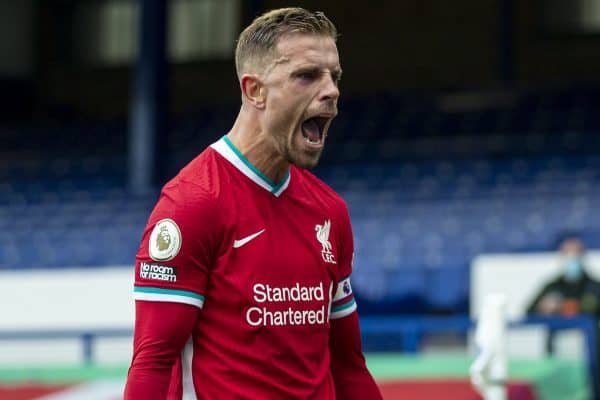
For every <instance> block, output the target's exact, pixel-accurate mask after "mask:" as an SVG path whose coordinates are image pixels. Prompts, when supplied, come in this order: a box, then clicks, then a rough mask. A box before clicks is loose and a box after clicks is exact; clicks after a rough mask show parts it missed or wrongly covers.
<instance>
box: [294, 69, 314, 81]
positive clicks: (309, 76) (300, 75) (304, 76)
mask: <svg viewBox="0 0 600 400" xmlns="http://www.w3.org/2000/svg"><path fill="white" fill-rule="evenodd" d="M297 76H298V78H300V79H306V80H313V79H315V78H316V77H317V73H316V72H314V71H305V72H300V73H298V74H297Z"/></svg>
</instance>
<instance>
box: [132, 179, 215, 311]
mask: <svg viewBox="0 0 600 400" xmlns="http://www.w3.org/2000/svg"><path fill="white" fill-rule="evenodd" d="M182 186H183V187H182ZM218 216H219V214H218V212H217V210H216V206H215V200H214V199H212V198H211V197H210V196H209V195H208V194H207V193H206V192H204V191H203V190H202V189H201V188H199V187H195V186H193V185H191V184H187V185H185V184H184V183H181V182H179V183H177V184H174V185H171V186H169V185H167V186H165V188H164V189H163V191H162V193H161V196H160V198H159V200H158V202H157V204H156V207H155V208H154V210H153V212H152V214H151V215H150V218H149V220H148V224H147V226H146V228H145V230H144V234H143V236H142V241H141V243H140V247H139V250H138V253H137V256H136V265H135V281H134V282H135V283H134V298H135V300H140V301H158V302H174V303H184V304H190V305H193V306H195V307H198V308H202V306H203V304H204V293H205V289H206V284H207V277H208V275H209V269H210V266H211V265H213V264H214V258H215V257H216V255H215V254H216V252H217V251H218V246H219V239H218V238H219V229H220V225H219V220H218Z"/></svg>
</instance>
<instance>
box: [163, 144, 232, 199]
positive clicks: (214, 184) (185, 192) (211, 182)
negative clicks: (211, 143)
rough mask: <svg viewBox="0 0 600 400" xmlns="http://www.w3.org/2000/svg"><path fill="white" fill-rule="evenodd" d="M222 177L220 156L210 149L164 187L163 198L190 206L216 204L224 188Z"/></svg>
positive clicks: (198, 156)
mask: <svg viewBox="0 0 600 400" xmlns="http://www.w3.org/2000/svg"><path fill="white" fill-rule="evenodd" d="M221 175H222V174H221V171H220V167H219V157H218V154H217V153H216V152H215V151H214V150H213V149H212V148H210V147H208V148H206V149H205V150H204V151H202V152H201V153H200V154H198V155H197V156H196V157H195V158H194V159H192V160H191V161H190V162H189V163H188V164H187V165H186V166H184V167H183V168H182V169H181V170H180V171H179V172H178V173H177V175H175V176H174V177H173V178H172V179H171V180H170V181H168V182H167V183H166V184H165V185H164V186H163V188H162V191H161V197H163V196H168V197H170V198H171V199H172V200H174V201H176V202H181V203H184V204H186V205H188V206H194V205H197V204H204V203H207V202H209V203H210V202H214V201H216V200H218V197H219V192H220V189H221V187H222V185H221Z"/></svg>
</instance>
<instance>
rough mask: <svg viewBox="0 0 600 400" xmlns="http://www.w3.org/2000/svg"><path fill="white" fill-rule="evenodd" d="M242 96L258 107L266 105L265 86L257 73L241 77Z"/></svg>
mask: <svg viewBox="0 0 600 400" xmlns="http://www.w3.org/2000/svg"><path fill="white" fill-rule="evenodd" d="M240 88H241V90H242V96H243V97H244V98H245V99H246V101H247V102H248V103H250V104H252V105H253V106H254V107H256V108H261V109H262V108H264V106H265V91H266V90H265V87H264V85H263V83H262V82H261V80H260V79H259V77H258V76H257V75H251V74H244V75H242V79H240Z"/></svg>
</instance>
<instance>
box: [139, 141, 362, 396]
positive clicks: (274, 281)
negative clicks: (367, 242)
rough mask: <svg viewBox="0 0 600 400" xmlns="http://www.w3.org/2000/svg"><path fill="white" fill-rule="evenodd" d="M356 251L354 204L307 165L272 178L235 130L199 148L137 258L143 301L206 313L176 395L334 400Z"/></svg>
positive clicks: (162, 202)
mask: <svg viewBox="0 0 600 400" xmlns="http://www.w3.org/2000/svg"><path fill="white" fill-rule="evenodd" d="M352 256H353V240H352V231H351V226H350V220H349V216H348V210H347V207H346V205H345V203H344V201H343V200H342V199H341V198H340V197H339V196H338V195H337V194H336V193H335V192H334V191H333V190H332V189H331V188H329V187H328V186H327V185H325V184H324V183H323V182H321V181H320V180H319V179H318V178H316V177H315V176H314V175H312V174H311V173H310V172H308V171H306V170H302V169H299V168H296V167H294V166H292V167H291V168H290V170H289V172H288V174H287V176H286V177H285V178H284V179H283V181H282V182H279V183H274V182H272V181H270V180H269V179H268V178H267V177H266V176H264V175H263V174H262V173H261V172H260V171H259V170H258V169H256V168H255V167H254V166H253V165H252V164H250V163H249V162H248V160H247V159H246V158H245V157H244V156H243V155H242V154H241V153H240V152H239V151H238V150H237V149H236V148H235V146H234V145H233V144H232V143H231V142H230V141H229V139H228V138H227V137H226V136H225V137H223V138H222V139H220V140H219V141H217V142H216V143H214V144H213V145H212V146H210V147H209V148H208V149H206V150H205V151H204V152H202V153H201V154H200V155H199V156H198V157H197V158H195V159H194V160H193V161H192V162H191V163H190V164H188V165H187V166H186V167H185V168H184V169H182V170H181V172H180V173H179V174H178V175H177V176H176V177H175V178H174V179H173V180H171V181H170V182H169V183H167V184H166V185H165V187H164V188H163V191H162V193H161V196H160V199H159V201H158V203H157V205H156V207H155V209H154V211H153V212H152V214H151V216H150V219H149V221H148V225H147V227H146V229H145V232H144V236H143V240H142V243H141V246H140V249H139V251H138V254H137V258H136V267H135V288H134V297H135V299H136V300H138V301H159V302H162V301H166V302H177V303H186V304H190V305H193V306H195V307H198V308H201V309H202V311H201V312H200V313H199V315H200V316H199V318H198V320H197V322H196V323H195V327H194V329H193V333H192V336H191V338H190V341H189V342H188V346H186V348H185V350H184V352H183V353H182V356H181V359H180V360H179V362H178V363H177V364H176V366H175V367H174V368H173V374H172V380H171V386H170V393H181V392H182V391H183V392H184V393H185V392H186V390H187V391H190V392H192V393H193V395H195V396H196V397H197V398H198V399H237V398H244V399H246V398H248V399H291V398H298V399H319V400H321V399H334V398H335V388H334V383H333V379H332V376H331V372H330V353H329V338H330V337H329V327H330V320H331V319H335V318H342V317H345V316H347V315H350V314H351V313H353V312H354V311H355V310H356V304H355V302H354V297H353V294H352V288H351V286H350V280H349V276H350V273H351V265H352Z"/></svg>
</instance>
